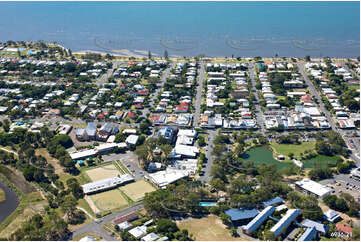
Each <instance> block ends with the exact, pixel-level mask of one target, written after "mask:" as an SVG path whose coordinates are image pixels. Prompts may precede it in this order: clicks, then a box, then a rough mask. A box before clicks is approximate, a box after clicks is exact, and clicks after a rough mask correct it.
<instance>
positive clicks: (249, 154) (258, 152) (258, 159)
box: [241, 146, 294, 170]
mask: <svg viewBox="0 0 361 242" xmlns="http://www.w3.org/2000/svg"><path fill="white" fill-rule="evenodd" d="M241 159H242V160H245V161H252V162H253V163H254V164H255V166H259V165H262V164H275V165H276V166H277V169H278V170H281V169H282V168H285V167H290V166H294V165H293V164H292V163H289V162H279V161H278V160H276V159H275V158H273V153H272V150H271V149H269V148H267V147H265V146H259V147H254V148H251V149H249V150H248V151H246V152H245V153H243V155H242V156H241Z"/></svg>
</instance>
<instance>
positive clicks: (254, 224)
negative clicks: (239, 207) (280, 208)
mask: <svg viewBox="0 0 361 242" xmlns="http://www.w3.org/2000/svg"><path fill="white" fill-rule="evenodd" d="M275 209H276V208H275V207H273V206H268V207H266V208H265V209H263V210H262V212H260V213H259V214H258V215H257V216H256V217H255V218H254V219H252V220H251V222H249V223H248V224H247V225H246V226H244V227H243V230H244V232H245V233H247V234H251V233H253V232H254V231H256V230H257V229H258V227H259V226H261V225H262V223H263V222H264V221H265V220H266V219H267V218H268V217H269V216H270V215H271V214H272V213H273V212H274V211H275Z"/></svg>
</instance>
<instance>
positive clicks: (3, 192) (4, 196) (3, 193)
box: [0, 188, 6, 203]
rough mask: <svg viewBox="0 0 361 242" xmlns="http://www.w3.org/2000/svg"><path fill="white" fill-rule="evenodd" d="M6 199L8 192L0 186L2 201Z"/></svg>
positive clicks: (0, 199) (0, 198)
mask: <svg viewBox="0 0 361 242" xmlns="http://www.w3.org/2000/svg"><path fill="white" fill-rule="evenodd" d="M5 200H6V194H5V191H4V190H3V189H1V188H0V203H1V202H3V201H5Z"/></svg>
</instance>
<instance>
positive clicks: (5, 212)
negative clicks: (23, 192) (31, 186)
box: [0, 181, 19, 223]
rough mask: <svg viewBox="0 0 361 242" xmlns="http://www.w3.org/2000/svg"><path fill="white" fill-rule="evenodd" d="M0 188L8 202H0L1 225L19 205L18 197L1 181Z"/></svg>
mask: <svg viewBox="0 0 361 242" xmlns="http://www.w3.org/2000/svg"><path fill="white" fill-rule="evenodd" d="M0 187H1V188H2V189H3V190H4V192H5V196H6V200H5V201H3V202H0V223H2V222H3V221H4V220H5V219H6V218H7V217H8V216H9V215H10V214H12V212H14V211H15V209H16V208H17V207H18V205H19V198H18V195H17V194H16V193H15V192H14V191H13V190H11V189H10V188H9V187H8V186H6V185H5V184H4V183H2V182H1V181H0Z"/></svg>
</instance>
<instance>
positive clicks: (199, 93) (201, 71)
mask: <svg viewBox="0 0 361 242" xmlns="http://www.w3.org/2000/svg"><path fill="white" fill-rule="evenodd" d="M199 65H200V68H199V70H198V76H197V82H198V87H197V94H196V101H195V104H194V106H195V111H194V118H193V126H194V127H199V119H200V116H201V105H202V92H203V82H204V78H205V67H204V63H203V62H201V63H199Z"/></svg>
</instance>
